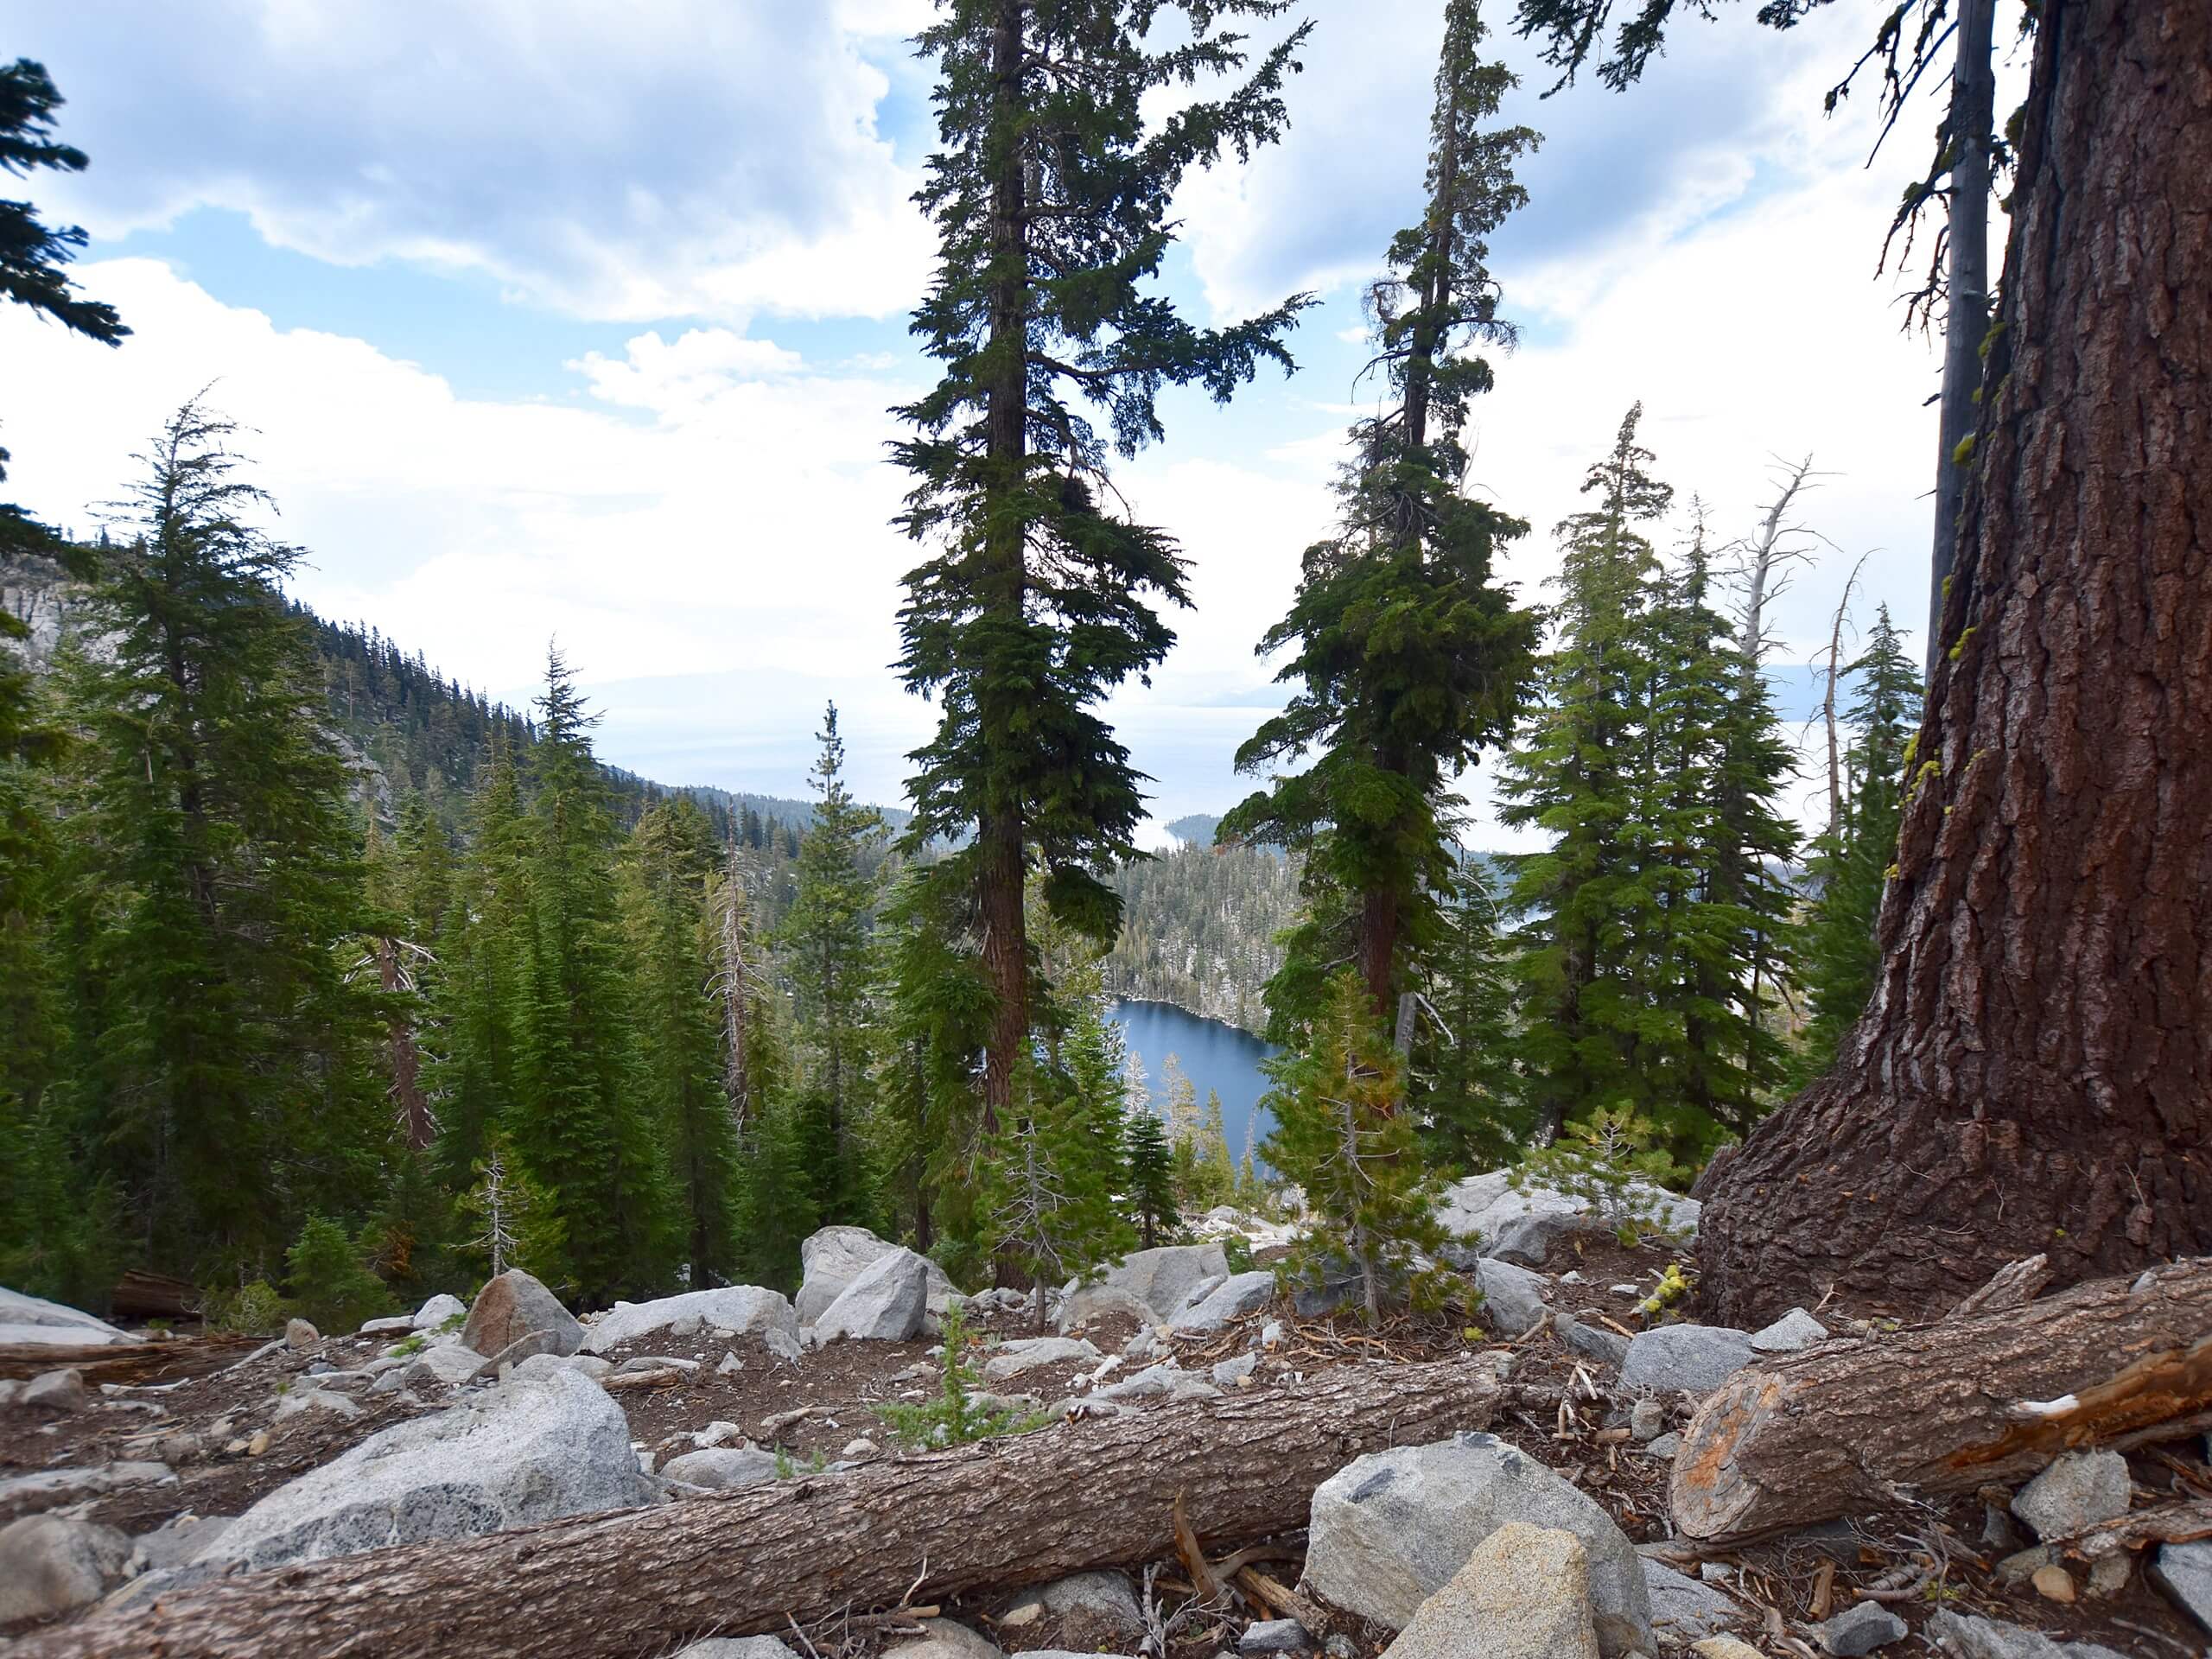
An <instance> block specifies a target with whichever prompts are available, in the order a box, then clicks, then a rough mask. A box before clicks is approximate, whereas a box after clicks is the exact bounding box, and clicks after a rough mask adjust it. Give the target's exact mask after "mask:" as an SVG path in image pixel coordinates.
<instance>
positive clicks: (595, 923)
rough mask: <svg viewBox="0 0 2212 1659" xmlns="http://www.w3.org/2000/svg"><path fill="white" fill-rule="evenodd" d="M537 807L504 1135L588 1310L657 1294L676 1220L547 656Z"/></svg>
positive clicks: (559, 690)
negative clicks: (516, 1062) (517, 1093)
mask: <svg viewBox="0 0 2212 1659" xmlns="http://www.w3.org/2000/svg"><path fill="white" fill-rule="evenodd" d="M537 709H538V713H539V715H540V717H541V723H540V725H539V728H538V742H537V747H536V749H535V750H534V751H532V753H531V761H532V765H533V769H534V770H535V772H536V774H537V795H536V798H534V799H533V800H532V802H531V814H530V830H531V834H530V842H529V851H528V855H527V857H528V862H527V879H528V881H529V889H530V931H529V936H528V949H527V955H526V957H525V962H526V969H525V973H524V985H525V987H526V989H525V993H524V995H525V999H526V1000H525V1001H524V1024H523V1029H522V1040H521V1044H520V1048H521V1054H522V1060H523V1065H522V1067H521V1075H522V1077H523V1080H524V1086H525V1090H526V1092H525V1094H524V1098H523V1099H522V1100H521V1101H519V1102H518V1103H516V1106H515V1108H514V1109H513V1112H512V1116H511V1118H510V1120H509V1122H507V1123H506V1125H505V1128H506V1131H507V1133H508V1135H509V1136H510V1137H511V1138H512V1141H513V1142H514V1147H515V1151H516V1154H517V1155H518V1159H519V1161H520V1163H521V1166H522V1168H523V1170H524V1173H526V1174H527V1175H528V1176H529V1177H530V1178H531V1179H532V1180H534V1181H536V1182H537V1184H538V1185H540V1186H542V1187H543V1189H544V1190H545V1192H546V1195H547V1197H548V1198H549V1200H550V1203H551V1205H552V1207H553V1211H554V1213H555V1215H556V1217H557V1218H558V1220H559V1222H560V1224H561V1228H562V1230H563V1235H564V1236H565V1238H566V1241H567V1248H568V1257H569V1271H570V1274H572V1275H573V1280H574V1283H575V1287H576V1290H577V1294H580V1295H581V1296H582V1297H583V1298H584V1299H585V1300H588V1301H599V1300H609V1299H611V1298H613V1296H615V1295H617V1294H636V1293H639V1292H644V1291H650V1290H653V1289H657V1288H658V1287H661V1286H663V1285H664V1283H665V1282H666V1280H667V1278H668V1271H669V1269H670V1268H671V1266H672V1265H673V1260H674V1255H675V1253H676V1252H675V1249H674V1244H675V1240H674V1238H673V1237H672V1236H671V1235H672V1229H671V1220H672V1218H673V1217H672V1214H671V1206H670V1204H669V1194H668V1191H667V1185H666V1182H665V1179H664V1169H663V1166H662V1164H661V1162H660V1160H659V1159H658V1156H657V1153H656V1148H655V1147H654V1143H653V1138H652V1123H651V1122H650V1120H649V1119H648V1117H647V1116H646V1113H645V1109H644V1108H643V1106H642V1104H641V1103H640V1102H639V1098H638V1094H637V1090H636V1087H635V1083H636V1078H635V1066H634V1058H635V1047H634V1041H635V1033H634V1031H633V1028H632V1023H631V999H630V997H629V995H628V992H629V986H628V984H627V982H626V977H625V969H626V961H625V954H624V951H623V949H622V938H621V934H620V921H619V917H618V913H617V906H616V902H615V891H614V836H615V830H614V821H613V817H612V816H611V815H610V814H609V813H608V810H607V801H606V785H605V782H604V779H603V775H602V773H601V771H600V767H599V763H598V762H597V760H594V758H593V754H592V747H591V728H592V726H593V725H594V723H595V722H596V718H597V717H596V716H594V715H587V714H586V713H585V711H584V705H583V699H582V696H580V695H579V694H578V692H577V690H576V687H575V680H574V679H573V678H572V677H571V676H570V674H569V666H568V664H567V663H565V662H564V661H563V659H562V657H561V653H560V652H559V650H558V649H557V648H556V649H554V650H552V651H550V652H549V653H548V655H547V660H546V671H545V695H544V696H543V697H541V698H539V699H538V702H537Z"/></svg>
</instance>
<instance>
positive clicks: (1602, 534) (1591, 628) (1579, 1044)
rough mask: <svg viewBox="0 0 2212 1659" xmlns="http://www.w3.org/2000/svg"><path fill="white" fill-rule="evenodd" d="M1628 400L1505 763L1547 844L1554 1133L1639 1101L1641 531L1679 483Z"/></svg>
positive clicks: (1524, 976)
mask: <svg viewBox="0 0 2212 1659" xmlns="http://www.w3.org/2000/svg"><path fill="white" fill-rule="evenodd" d="M1642 420H1643V405H1642V404H1637V405H1636V406H1635V407H1633V408H1631V409H1630V410H1629V412H1628V415H1627V417H1626V418H1625V419H1624V420H1623V421H1622V423H1621V425H1620V429H1619V432H1618V434H1617V435H1616V436H1615V439H1614V442H1613V447H1612V449H1611V452H1610V453H1609V454H1607V455H1606V456H1605V459H1604V460H1602V461H1599V462H1598V463H1596V464H1595V465H1594V466H1592V467H1591V468H1590V471H1589V473H1588V474H1587V475H1586V478H1585V479H1584V480H1583V485H1582V488H1583V492H1584V493H1586V494H1587V495H1591V496H1592V497H1594V498H1595V504H1594V505H1592V506H1590V507H1587V508H1586V509H1584V510H1583V511H1582V512H1577V513H1574V514H1573V515H1571V516H1570V517H1569V518H1566V519H1564V520H1563V521H1561V523H1560V525H1559V527H1558V529H1557V531H1555V532H1554V533H1555V534H1556V535H1557V537H1558V538H1559V540H1560V545H1561V550H1562V553H1563V557H1562V559H1561V561H1560V575H1559V577H1558V586H1559V588H1560V599H1559V601H1558V603H1557V604H1556V605H1555V606H1554V607H1553V608H1552V612H1551V621H1552V624H1553V626H1554V628H1555V629H1556V630H1557V633H1556V638H1555V639H1554V643H1553V645H1552V647H1551V649H1550V650H1548V652H1546V653H1545V654H1544V656H1543V657H1542V658H1541V661H1540V663H1539V664H1538V675H1537V683H1538V689H1539V699H1538V702H1537V704H1536V706H1535V709H1533V710H1532V711H1531V713H1530V715H1529V719H1528V721H1527V723H1526V726H1525V728H1524V729H1523V733H1522V741H1521V743H1520V745H1519V747H1516V749H1515V750H1514V752H1513V753H1511V754H1510V756H1509V757H1508V758H1507V760H1506V765H1505V768H1504V777H1503V785H1502V792H1503V796H1504V798H1505V801H1506V804H1505V806H1504V807H1503V809H1502V810H1501V811H1500V814H1499V817H1501V818H1502V819H1503V822H1505V823H1507V824H1509V825H1512V826H1514V827H1516V828H1529V829H1541V830H1543V831H1545V832H1546V833H1548V834H1549V835H1550V836H1551V837H1552V845H1551V847H1550V848H1549V849H1548V850H1547V851H1545V852H1542V853H1537V854H1531V855H1527V856H1526V857H1523V858H1521V859H1519V860H1517V861H1516V868H1515V874H1514V882H1513V889H1512V893H1511V904H1512V906H1513V908H1514V909H1515V910H1516V912H1521V913H1522V915H1523V916H1524V917H1525V918H1526V919H1525V920H1524V921H1523V922H1522V925H1521V927H1520V928H1519V930H1518V933H1517V941H1516V942H1517V944H1518V945H1519V954H1518V956H1517V957H1516V962H1515V974H1516V978H1517V979H1518V980H1519V982H1520V995H1521V999H1522V1007H1523V1010H1524V1013H1525V1015H1526V1019H1527V1024H1528V1028H1527V1032H1526V1034H1525V1036H1524V1039H1523V1052H1524V1054H1525V1056H1526V1061H1525V1065H1526V1070H1527V1072H1528V1075H1529V1084H1530V1093H1531V1099H1532V1103H1533V1105H1534V1107H1535V1133H1536V1134H1537V1135H1539V1137H1543V1138H1548V1136H1550V1135H1554V1134H1556V1133H1557V1132H1558V1130H1559V1128H1560V1125H1561V1124H1562V1123H1564V1122H1566V1121H1567V1118H1569V1117H1573V1116H1581V1115H1583V1114H1585V1113H1586V1112H1587V1111H1589V1110H1591V1109H1593V1108H1595V1107H1610V1106H1613V1105H1618V1104H1621V1103H1627V1102H1634V1103H1638V1104H1641V1103H1642V1099H1641V1091H1640V1084H1639V1082H1638V1079H1637V1073H1636V1071H1635V1068H1634V1051H1635V1045H1636V1041H1637V1033H1638V1030H1639V1020H1640V1016H1641V1013H1642V1010H1641V1007H1640V1003H1639V995H1638V991H1637V987H1636V985H1635V984H1634V983H1633V982H1631V980H1630V977H1629V976H1628V975H1627V974H1626V973H1624V962H1625V958H1626V955H1627V950H1628V945H1629V941H1630V934H1631V929H1633V928H1635V927H1637V926H1643V927H1646V928H1648V927H1649V925H1650V921H1649V912H1650V910H1651V908H1652V906H1653V904H1654V902H1655V895H1654V894H1653V893H1651V892H1650V891H1649V888H1648V887H1645V886H1644V885H1643V877H1644V874H1645V870H1644V868H1643V864H1642V861H1641V860H1640V858H1639V856H1638V855H1637V850H1636V849H1635V847H1634V846H1633V844H1632V842H1633V840H1634V837H1635V835H1636V833H1637V830H1636V819H1637V799H1636V795H1637V761H1636V751H1637V745H1638V744H1639V743H1641V742H1642V741H1643V739H1644V734H1645V730H1646V728H1647V727H1648V725H1649V690H1650V687H1649V657H1648V654H1647V650H1646V643H1645V639H1644V617H1643V613H1644V610H1645V608H1646V607H1647V605H1648V604H1649V598H1650V593H1651V588H1652V586H1653V584H1654V582H1655V581H1656V576H1657V572H1658V555H1657V554H1656V551H1654V550H1653V548H1652V545H1651V543H1650V540H1649V537H1646V536H1645V534H1644V533H1643V529H1642V528H1641V527H1642V526H1643V525H1645V524H1649V523H1651V522H1652V521H1653V520H1655V519H1656V518H1660V517H1661V516H1662V515H1663V514H1664V513H1665V512H1667V510H1668V507H1669V505H1670V504H1671V503H1672V501H1673V499H1674V492H1673V490H1672V489H1671V488H1670V487H1669V486H1667V485H1665V484H1663V483H1662V482H1660V481H1659V480H1656V479H1655V478H1654V477H1652V475H1651V474H1650V473H1649V470H1648V468H1649V467H1650V465H1651V463H1652V460H1653V457H1652V454H1651V452H1650V451H1649V450H1648V449H1645V448H1643V447H1642V446H1641V445H1640V444H1638V443H1637V441H1636V434H1637V425H1638V423H1640V422H1641V421H1642Z"/></svg>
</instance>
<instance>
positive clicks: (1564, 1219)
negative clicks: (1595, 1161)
mask: <svg viewBox="0 0 2212 1659" xmlns="http://www.w3.org/2000/svg"><path fill="white" fill-rule="evenodd" d="M1627 1193H1628V1196H1629V1198H1630V1199H1631V1200H1632V1201H1633V1203H1634V1204H1635V1205H1636V1207H1637V1210H1638V1211H1640V1212H1641V1213H1642V1214H1643V1216H1644V1217H1646V1218H1647V1219H1648V1220H1649V1222H1651V1223H1652V1224H1656V1225H1657V1226H1658V1227H1659V1228H1660V1229H1661V1230H1664V1231H1666V1232H1669V1233H1673V1234H1675V1235H1677V1236H1682V1237H1686V1238H1687V1237H1694V1236H1696V1233H1697V1225H1698V1219H1699V1216H1700V1212H1701V1211H1702V1210H1703V1208H1704V1206H1703V1205H1700V1204H1699V1202H1698V1201H1697V1200H1696V1199H1695V1198H1684V1197H1682V1196H1681V1194H1680V1193H1679V1192H1668V1191H1667V1190H1666V1189H1665V1188H1664V1187H1659V1186H1654V1185H1650V1184H1649V1183H1648V1182H1644V1181H1630V1183H1629V1184H1628V1187H1627ZM1438 1219H1439V1220H1440V1221H1442V1222H1443V1224H1444V1228H1445V1230H1446V1232H1448V1233H1450V1234H1451V1235H1452V1237H1453V1238H1454V1239H1455V1240H1456V1241H1458V1242H1457V1243H1453V1244H1451V1245H1448V1246H1446V1249H1444V1251H1443V1252H1442V1254H1443V1256H1444V1259H1445V1260H1446V1261H1447V1262H1450V1263H1451V1264H1452V1266H1453V1267H1455V1268H1466V1267H1468V1266H1470V1265H1471V1263H1472V1262H1473V1261H1474V1260H1475V1259H1476V1258H1477V1257H1478V1256H1486V1255H1487V1256H1505V1257H1508V1258H1510V1259H1511V1260H1513V1261H1516V1262H1525V1263H1526V1264H1528V1265H1529V1266H1530V1267H1538V1268H1540V1267H1541V1266H1542V1265H1543V1264H1544V1258H1545V1256H1546V1255H1548V1253H1549V1252H1550V1250H1551V1248H1552V1246H1553V1245H1554V1244H1555V1243H1559V1242H1560V1240H1561V1239H1564V1238H1567V1237H1569V1236H1572V1235H1573V1234H1575V1233H1579V1232H1583V1231H1586V1230H1589V1229H1591V1228H1593V1227H1596V1226H1598V1225H1599V1220H1598V1217H1596V1216H1595V1215H1594V1214H1593V1213H1592V1210H1591V1206H1590V1202H1589V1200H1588V1199H1586V1198H1578V1197H1576V1196H1574V1195H1573V1194H1571V1193H1567V1192H1560V1191H1558V1190H1557V1189H1556V1188H1554V1187H1549V1186H1544V1185H1538V1184H1536V1183H1534V1182H1526V1183H1523V1184H1522V1185H1520V1186H1518V1187H1516V1185H1514V1181H1513V1173H1512V1172H1511V1171H1510V1170H1503V1169H1499V1170H1492V1171H1491V1172H1490V1173H1488V1174H1486V1175H1471V1176H1469V1177H1468V1178H1467V1179H1465V1180H1464V1181H1459V1182H1455V1183H1454V1184H1453V1185H1451V1186H1450V1187H1447V1188H1446V1190H1445V1194H1444V1201H1443V1204H1442V1205H1441V1207H1440V1210H1439V1211H1438Z"/></svg>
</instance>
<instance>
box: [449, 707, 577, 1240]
mask: <svg viewBox="0 0 2212 1659" xmlns="http://www.w3.org/2000/svg"><path fill="white" fill-rule="evenodd" d="M468 824H469V833H468V851H467V856H466V857H465V858H464V859H463V860H462V861H461V868H460V869H459V871H458V872H457V874H456V875H455V878H454V889H453V894H452V897H451V899H450V901H449V902H448V905H447V906H446V909H445V914H444V919H443V925H442V928H441V930H440V932H439V944H438V950H437V961H436V963H435V964H434V965H433V966H432V968H431V969H429V974H428V976H427V980H426V986H425V1001H426V1002H427V1005H428V1006H427V1009H426V1014H425V1028H426V1031H427V1033H428V1035H427V1039H426V1041H427V1046H428V1047H429V1057H428V1060H427V1064H426V1065H425V1068H424V1077H425V1086H426V1089H427V1091H428V1093H429V1097H430V1101H431V1103H432V1109H433V1111H434V1113H435V1116H436V1118H437V1122H438V1139H437V1143H436V1146H435V1151H434V1154H433V1155H434V1157H435V1160H436V1163H437V1166H438V1169H439V1171H440V1173H441V1175H442V1179H443V1180H444V1182H445V1184H446V1185H447V1187H448V1190H449V1191H451V1192H461V1191H463V1190H465V1189H466V1188H467V1186H468V1185H470V1184H471V1183H472V1182H473V1181H474V1179H476V1178H475V1174H474V1171H475V1170H476V1169H477V1167H478V1166H479V1165H480V1164H481V1163H482V1162H483V1161H484V1160H485V1159H486V1156H487V1155H488V1151H487V1149H488V1147H489V1146H490V1142H491V1140H492V1137H493V1135H496V1134H497V1133H498V1132H499V1127H500V1126H501V1125H502V1124H505V1123H512V1122H518V1120H519V1118H520V1116H521V1113H522V1109H523V1102H524V1099H525V1097H526V1094H527V1090H526V1084H525V1081H524V1075H523V1023H524V1012H525V1007H526V1004H527V1001H528V973H529V967H530V955H531V907H530V879H529V860H530V824H529V820H528V819H527V818H526V817H524V811H523V803H522V785H521V781H520V779H518V777H517V775H516V772H515V767H514V760H513V757H512V753H511V752H510V750H509V749H508V747H507V746H506V744H505V741H501V740H499V738H497V737H495V738H494V740H493V745H492V756H491V762H490V764H489V765H488V766H485V767H483V768H481V769H480V776H479V781H478V783H477V785H476V789H475V792H474V795H473V796H472V798H471V799H470V802H469V809H468ZM541 1276H542V1275H541ZM559 1276H560V1275H558V1274H556V1279H557V1278H558V1277H559Z"/></svg>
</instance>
